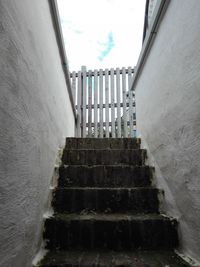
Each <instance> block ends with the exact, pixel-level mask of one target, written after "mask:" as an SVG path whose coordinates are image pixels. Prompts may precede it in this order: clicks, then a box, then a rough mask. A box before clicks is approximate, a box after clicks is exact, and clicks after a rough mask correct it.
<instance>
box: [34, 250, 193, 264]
mask: <svg viewBox="0 0 200 267" xmlns="http://www.w3.org/2000/svg"><path fill="white" fill-rule="evenodd" d="M39 266H41V267H68V266H70V267H72V266H73V267H78V266H79V267H80V266H81V267H90V266H91V267H92V266H96V267H115V266H120V267H163V266H170V267H188V266H189V265H188V264H187V263H186V262H184V261H183V260H182V259H181V258H180V257H178V256H177V255H176V254H175V253H174V252H173V251H166V250H165V251H145V250H144V251H141V250H137V251H120V252H114V251H109V250H108V251H87V250H81V251H79V250H70V251H61V252H58V251H51V252H50V253H48V254H47V255H46V257H45V258H44V260H42V262H41V263H40V265H39Z"/></svg>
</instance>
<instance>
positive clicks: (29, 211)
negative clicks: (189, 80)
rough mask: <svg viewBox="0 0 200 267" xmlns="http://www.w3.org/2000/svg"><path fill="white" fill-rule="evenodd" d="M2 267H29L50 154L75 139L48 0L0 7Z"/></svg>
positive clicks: (4, 2)
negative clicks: (69, 138)
mask: <svg viewBox="0 0 200 267" xmlns="http://www.w3.org/2000/svg"><path fill="white" fill-rule="evenodd" d="M0 59H1V60H0V218H1V224H0V266H1V267H13V266H15V267H22V266H23V267H30V266H31V261H32V259H33V257H34V255H35V254H36V251H37V248H38V245H39V243H38V242H39V240H40V236H41V225H42V216H43V213H44V210H45V206H46V203H47V198H48V193H49V184H50V181H51V177H52V173H53V169H54V163H55V158H56V153H57V151H58V148H59V146H62V145H63V143H64V137H66V136H74V117H73V112H72V108H71V104H70V101H69V96H68V92H67V88H66V83H65V78H64V73H63V70H62V65H61V58H60V55H59V50H58V46H57V41H56V37H55V32H54V28H53V23H52V18H51V14H50V9H49V4H48V1H47V0H43V1H41V0H34V1H31V0H0Z"/></svg>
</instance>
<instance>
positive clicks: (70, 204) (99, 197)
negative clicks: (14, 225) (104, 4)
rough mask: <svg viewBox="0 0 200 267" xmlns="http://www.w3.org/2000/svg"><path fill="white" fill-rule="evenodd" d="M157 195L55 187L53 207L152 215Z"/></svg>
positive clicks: (146, 190) (144, 191) (151, 191)
mask: <svg viewBox="0 0 200 267" xmlns="http://www.w3.org/2000/svg"><path fill="white" fill-rule="evenodd" d="M158 192H159V190H158V189H156V188H151V187H146V188H143V187H138V188H87V187H86V188H83V187H82V188H81V187H79V188H77V187H74V188H57V189H56V190H55V191H54V194H53V195H54V197H53V202H52V205H53V207H54V210H55V211H56V212H72V213H73V212H88V211H93V212H105V213H116V212H118V213H121V212H124V213H127V212H132V213H139V212H142V213H147V212H148V213H154V212H158V204H159V203H158Z"/></svg>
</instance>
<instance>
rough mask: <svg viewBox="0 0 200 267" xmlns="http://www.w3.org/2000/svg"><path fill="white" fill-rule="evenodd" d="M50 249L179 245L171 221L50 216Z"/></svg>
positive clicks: (150, 247) (148, 247)
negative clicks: (55, 217)
mask: <svg viewBox="0 0 200 267" xmlns="http://www.w3.org/2000/svg"><path fill="white" fill-rule="evenodd" d="M45 228H46V231H45V234H44V238H45V239H46V242H47V243H46V244H47V249H61V250H63V249H73V248H76V249H82V248H84V249H113V250H122V249H138V248H140V249H163V248H167V249H169V248H174V247H176V246H177V244H178V241H177V232H176V229H175V227H174V226H173V225H172V224H171V222H170V221H162V220H159V221H156V220H155V221H152V220H150V221H148V220H145V221H128V220H122V221H91V220H84V221H79V220H72V221H69V222H66V221H62V220H57V221H56V220H53V219H48V220H47V221H46V223H45Z"/></svg>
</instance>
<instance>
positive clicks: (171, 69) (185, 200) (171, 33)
mask: <svg viewBox="0 0 200 267" xmlns="http://www.w3.org/2000/svg"><path fill="white" fill-rule="evenodd" d="M199 25H200V2H199V1H198V0H191V1H187V0H181V1H180V0H173V1H171V2H170V4H169V7H168V9H167V12H166V14H165V16H164V18H163V20H162V22H161V25H160V28H159V30H158V33H157V36H156V38H155V41H154V43H153V46H152V47H151V50H150V54H149V55H148V58H147V60H146V63H145V64H144V67H143V70H142V72H141V74H140V77H139V79H138V81H137V84H136V103H137V104H136V109H137V130H138V133H139V137H141V139H142V140H143V141H144V144H143V147H146V148H148V155H149V159H150V161H152V162H154V165H155V167H156V177H157V184H158V186H159V187H160V188H162V189H164V190H165V199H166V201H165V203H164V209H165V210H166V211H167V212H168V214H170V215H173V216H176V217H177V218H178V220H179V222H180V226H179V232H180V238H181V246H180V248H179V251H181V252H183V253H184V254H185V255H187V256H189V257H191V258H193V259H194V260H196V261H197V262H198V261H200V224H199V222H200V197H199V196H200V163H199V162H200V73H199V70H200V27H199ZM197 266H200V265H197Z"/></svg>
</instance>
